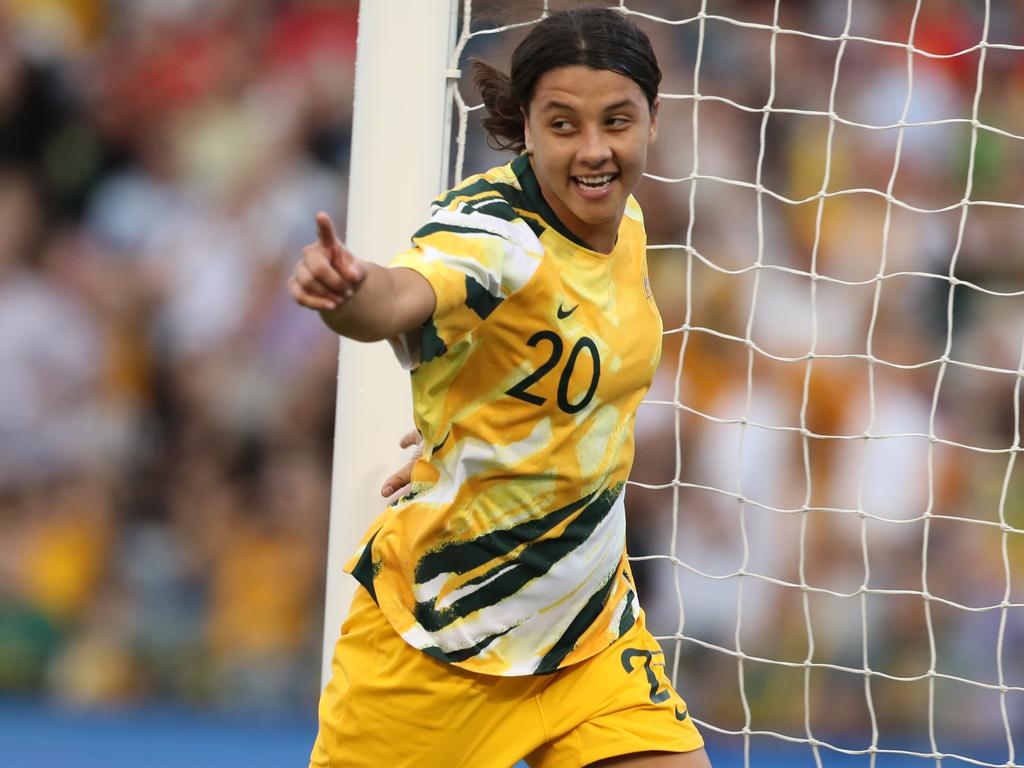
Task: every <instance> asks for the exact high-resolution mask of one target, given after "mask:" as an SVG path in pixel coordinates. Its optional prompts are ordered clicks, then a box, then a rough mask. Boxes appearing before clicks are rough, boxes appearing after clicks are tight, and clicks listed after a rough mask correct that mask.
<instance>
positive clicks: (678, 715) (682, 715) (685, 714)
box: [675, 707, 690, 720]
mask: <svg viewBox="0 0 1024 768" xmlns="http://www.w3.org/2000/svg"><path fill="white" fill-rule="evenodd" d="M675 709H676V720H685V719H686V718H687V717H689V716H690V713H689V712H688V711H687V710H685V709H684V710H683V711H682V712H680V711H679V707H676V708H675Z"/></svg>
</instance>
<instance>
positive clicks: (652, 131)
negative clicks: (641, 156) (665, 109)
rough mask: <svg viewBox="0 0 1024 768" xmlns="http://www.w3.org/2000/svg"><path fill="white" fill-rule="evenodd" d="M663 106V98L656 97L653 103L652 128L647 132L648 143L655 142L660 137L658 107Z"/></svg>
mask: <svg viewBox="0 0 1024 768" xmlns="http://www.w3.org/2000/svg"><path fill="white" fill-rule="evenodd" d="M660 106H661V99H659V98H657V97H655V98H654V104H652V105H651V129H650V131H648V133H647V143H648V144H653V143H654V141H655V139H657V138H658V107H660Z"/></svg>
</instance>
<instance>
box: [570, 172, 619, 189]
mask: <svg viewBox="0 0 1024 768" xmlns="http://www.w3.org/2000/svg"><path fill="white" fill-rule="evenodd" d="M614 177H615V174H613V173H608V174H605V175H604V176H576V177H575V179H576V182H577V183H578V184H580V185H581V186H584V187H603V186H604V185H605V184H607V183H608V182H610V181H611V180H612V179H613V178H614Z"/></svg>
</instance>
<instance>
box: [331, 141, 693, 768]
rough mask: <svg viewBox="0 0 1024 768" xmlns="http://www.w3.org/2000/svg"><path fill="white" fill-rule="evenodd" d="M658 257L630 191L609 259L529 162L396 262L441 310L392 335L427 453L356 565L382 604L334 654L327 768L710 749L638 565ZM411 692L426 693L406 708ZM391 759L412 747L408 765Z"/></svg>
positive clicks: (480, 188) (468, 187)
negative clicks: (635, 513) (635, 571)
mask: <svg viewBox="0 0 1024 768" xmlns="http://www.w3.org/2000/svg"><path fill="white" fill-rule="evenodd" d="M645 254H646V235H645V233H644V228H643V218H642V214H641V212H640V208H639V206H638V205H637V203H636V201H635V200H634V199H633V198H632V197H630V198H629V199H628V201H627V205H626V210H625V215H624V216H623V218H622V222H621V223H620V226H619V231H618V238H617V241H616V244H615V248H614V250H613V251H612V253H610V254H602V253H598V252H595V251H593V250H591V249H590V248H589V247H588V246H587V245H586V244H585V243H583V242H582V241H580V240H579V239H578V238H577V237H575V236H574V235H573V234H572V233H571V232H569V231H568V230H567V229H566V228H565V227H564V226H563V225H562V224H561V223H560V222H559V221H558V219H557V217H556V216H555V215H554V213H553V212H552V211H551V209H550V207H549V206H548V205H547V203H546V202H545V201H544V199H543V197H542V195H541V192H540V187H539V185H538V183H537V179H536V177H535V175H534V174H533V170H532V168H531V166H530V162H529V158H528V156H526V155H521V156H519V157H518V158H516V159H515V160H514V161H513V162H511V163H509V164H508V165H505V166H502V167H499V168H495V169H492V170H491V171H488V172H487V173H485V174H482V175H479V176H474V177H471V178H469V179H467V180H466V181H465V182H463V183H462V184H461V185H459V186H458V187H456V188H455V189H454V190H452V191H450V192H448V193H446V194H445V195H442V196H441V197H440V198H438V199H437V200H436V201H435V202H434V205H433V212H432V217H431V220H430V222H429V223H428V224H427V225H426V226H424V227H423V228H421V229H420V230H419V231H418V232H416V234H415V235H414V236H413V247H412V248H411V249H410V250H408V251H406V252H405V253H403V254H401V255H399V256H398V257H397V258H396V259H395V260H394V262H393V263H392V266H395V267H405V268H409V269H414V270H416V271H417V272H419V273H420V274H421V275H423V276H424V277H425V278H426V279H427V280H428V281H429V282H430V284H431V286H432V287H433V289H434V292H435V294H436V297H437V304H436V308H435V310H434V313H433V316H432V317H431V318H430V319H429V320H428V321H427V322H426V323H425V324H424V326H423V327H422V328H420V329H418V330H417V331H415V332H413V333H410V334H407V335H406V336H404V337H402V338H399V339H393V340H392V345H393V346H394V347H395V350H396V353H397V354H398V357H399V359H400V360H401V361H402V363H403V364H404V365H405V366H406V367H408V368H410V369H411V370H412V374H411V379H412V390H413V404H414V412H415V420H416V426H417V428H418V429H419V431H420V433H421V434H422V436H423V448H424V453H423V458H422V460H421V461H419V462H417V464H416V465H415V467H414V469H413V474H412V490H411V492H410V493H409V495H408V496H406V497H405V498H404V499H402V500H400V501H399V502H398V503H397V504H396V505H394V506H392V507H389V508H388V509H387V510H385V512H384V513H383V514H382V515H381V516H380V517H379V518H378V520H377V521H376V522H375V523H374V524H373V525H372V526H371V527H370V530H369V531H368V533H367V536H366V538H365V539H364V541H363V542H362V544H361V546H360V547H359V549H358V551H357V552H356V553H355V555H354V556H353V558H352V559H351V561H350V562H349V563H348V564H347V565H346V570H347V571H349V572H351V573H352V574H353V576H355V578H356V579H357V580H358V581H359V582H360V584H361V585H362V586H363V587H364V588H365V592H363V591H360V594H359V595H357V598H356V601H355V603H354V604H353V611H352V613H351V614H350V616H349V619H348V620H347V621H346V625H345V627H343V631H342V638H341V640H340V641H339V644H338V648H337V650H336V654H335V659H334V665H335V674H334V679H333V680H332V682H331V684H330V685H329V686H328V689H327V690H326V691H325V693H324V697H323V699H322V701H321V733H320V736H319V737H318V740H317V745H316V746H315V747H314V753H313V763H312V764H313V765H364V764H365V765H376V764H382V763H381V762H380V760H386V762H387V764H388V765H399V764H408V765H410V766H434V765H436V766H438V767H440V766H456V765H472V766H478V765H479V766H484V765H486V766H491V765H493V766H495V768H498V767H499V766H502V767H503V768H504V767H506V766H508V765H511V764H512V763H514V762H515V761H516V760H517V759H518V758H519V757H522V756H524V755H526V754H528V753H533V757H532V758H531V764H536V765H544V766H561V765H566V766H569V765H585V764H586V763H587V762H591V761H593V760H598V759H602V757H608V756H614V755H618V754H627V753H630V752H634V751H644V750H668V751H689V750H693V749H697V748H699V747H700V746H701V745H702V741H701V738H700V736H699V734H698V733H697V731H696V729H695V728H694V726H693V724H692V722H691V720H690V718H689V717H688V715H687V713H686V705H685V704H684V703H683V701H682V699H680V698H679V696H678V694H676V693H675V692H674V691H673V690H672V688H671V686H670V685H669V683H668V681H667V680H666V679H665V677H664V674H663V672H662V671H661V667H662V666H663V663H662V656H661V655H660V651H659V650H658V646H657V644H656V643H655V641H654V640H653V638H651V637H650V635H649V633H647V631H646V629H645V628H644V625H643V621H642V616H643V614H642V611H641V610H640V608H639V606H638V604H637V600H636V593H635V591H634V589H633V584H632V577H631V574H630V571H629V565H628V562H627V560H626V552H625V515H624V487H625V482H626V479H627V477H628V475H629V471H630V467H631V464H632V460H633V423H634V417H635V414H636V409H637V406H638V405H639V403H640V401H641V399H642V398H643V396H644V394H645V393H646V391H647V389H648V387H649V386H650V383H651V379H652V377H653V375H654V370H655V368H656V367H657V364H658V360H659V356H660V350H661V330H662V326H661V318H660V316H659V314H658V311H657V307H656V306H655V304H654V300H653V297H652V295H651V291H650V286H649V283H648V279H647V270H646V256H645ZM399 638H400V639H399ZM384 646H387V647H388V648H389V649H390V652H389V653H388V655H387V656H382V655H381V649H382V648H383V647H384ZM413 649H418V651H421V652H422V653H419V652H417V651H415V650H413ZM396 655H397V656H398V657H400V658H401V659H402V660H401V662H400V663H396V662H394V661H393V659H394V657H395V656H396ZM371 657H372V658H371ZM580 662H585V663H582V664H581V663H580ZM382 664H387V665H388V666H389V668H391V669H392V670H393V671H394V672H395V673H397V674H398V675H400V678H401V679H396V678H393V677H392V675H391V674H387V673H385V672H384V671H383V670H382V669H380V666H381V665H382ZM360 673H362V674H360ZM547 673H553V674H547ZM356 678H358V679H356ZM570 681H571V684H570ZM569 688H571V692H570V691H569V690H568V689H569ZM556 690H557V691H559V693H558V694H557V695H556V694H553V693H551V692H552V691H556ZM410 691H412V692H414V693H415V694H417V695H418V696H419V697H420V699H417V695H412V696H409V697H406V698H408V700H406V701H404V702H403V703H401V705H400V706H399V704H398V701H397V699H398V698H401V696H400V694H401V693H402V692H405V693H409V692H410ZM474 696H475V698H474ZM529 699H533V700H534V701H535V702H536V705H537V706H536V708H534V707H525V706H524V705H525V702H526V701H528V700H529ZM542 699H543V700H544V701H546V702H547V703H546V704H544V703H542ZM417 702H419V703H417ZM396 707H397V708H396ZM418 707H419V708H418ZM602 707H604V708H605V709H606V710H607V711H604V710H602V709H601V708H602ZM467 708H468V709H467ZM371 711H372V712H373V714H372V716H370V714H369V713H370V712H371ZM460 712H463V713H464V714H467V716H468V714H470V713H471V714H472V719H471V720H470V721H467V722H462V720H460V716H459V713H460ZM602 712H604V714H601V713H602ZM537 713H539V720H538V723H539V725H538V724H534V726H531V725H530V724H529V723H528V722H526V721H527V720H530V718H531V717H532V716H533V715H536V714H537ZM424 716H425V717H427V718H428V719H431V722H429V723H426V722H423V721H422V719H421V718H422V717H424ZM609 717H610V718H611V719H610V720H608V721H605V720H604V718H609ZM524 718H525V719H524ZM382 722H386V723H387V724H386V725H383V724H382ZM460 723H461V725H460ZM468 723H472V726H471V728H472V730H473V734H472V736H474V738H475V740H474V741H473V743H472V744H471V745H470V746H468V747H467V746H466V744H465V742H466V740H467V738H469V735H470V734H468V733H467V731H466V727H467V726H468ZM553 723H559V724H560V725H558V726H557V727H556V726H553ZM598 723H604V725H598ZM484 724H490V725H487V726H486V727H485V728H484V729H483V730H484V731H486V732H487V733H486V736H485V735H482V734H481V733H477V731H478V730H480V727H481V726H482V725H484ZM605 726H607V728H606V727H605ZM396 728H399V729H401V731H402V735H401V736H397V734H396ZM595 728H596V730H595ZM608 728H610V730H608ZM416 729H419V731H417V732H415V733H414V731H416ZM449 729H450V731H449ZM509 729H511V730H509ZM581 729H582V730H581ZM591 732H592V733H591ZM371 733H372V734H376V735H373V736H371V735H370V734H371ZM503 733H504V735H502V734H503ZM587 733H590V736H589V737H588V736H586V734H587ZM387 734H395V738H398V739H399V741H398V742H394V741H391V742H388V741H387V740H388V739H390V738H392V737H390V736H388V735H387ZM581 734H583V735H582V736H581ZM381 739H384V741H385V743H383V744H381V743H378V742H380V740H381ZM355 742H358V744H356V743H355ZM396 744H416V745H417V746H415V747H414V748H413V749H411V751H410V752H409V755H408V763H401V759H403V758H401V756H398V757H396V755H395V750H396ZM332 745H333V747H332ZM457 745H459V746H458V749H460V750H463V751H459V752H457V753H456V752H454V751H452V750H455V749H456V746H457ZM499 747H500V748H499ZM381 749H383V750H384V751H383V752H380V751H379V750H381ZM467 749H468V750H470V751H465V750H467ZM509 749H511V750H512V751H511V752H509V751H508V750H509ZM374 750H377V752H376V754H378V755H379V756H378V757H376V758H372V759H371V758H370V757H368V755H371V754H374ZM388 750H390V751H388ZM503 750H504V751H503ZM609 750H611V751H609ZM402 754H404V752H403V753H402ZM328 756H330V761H329V760H328ZM396 760H397V762H396ZM360 761H365V762H360ZM503 761H504V762H503ZM509 761H510V762H509Z"/></svg>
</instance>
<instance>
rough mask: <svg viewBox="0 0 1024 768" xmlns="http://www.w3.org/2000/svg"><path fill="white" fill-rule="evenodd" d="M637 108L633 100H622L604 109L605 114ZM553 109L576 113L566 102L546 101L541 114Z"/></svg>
mask: <svg viewBox="0 0 1024 768" xmlns="http://www.w3.org/2000/svg"><path fill="white" fill-rule="evenodd" d="M635 106H636V104H635V103H634V102H633V101H632V100H631V99H620V100H619V101H616V102H615V103H614V104H609V105H608V106H607V107H605V108H604V111H605V112H614V111H615V110H617V109H623V108H625V107H635ZM552 109H562V110H565V111H566V112H575V111H576V108H575V107H574V106H572V105H571V104H566V103H565V102H564V101H557V100H554V101H545V102H544V103H543V104H541V106H540V111H541V112H546V111H548V110H552Z"/></svg>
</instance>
